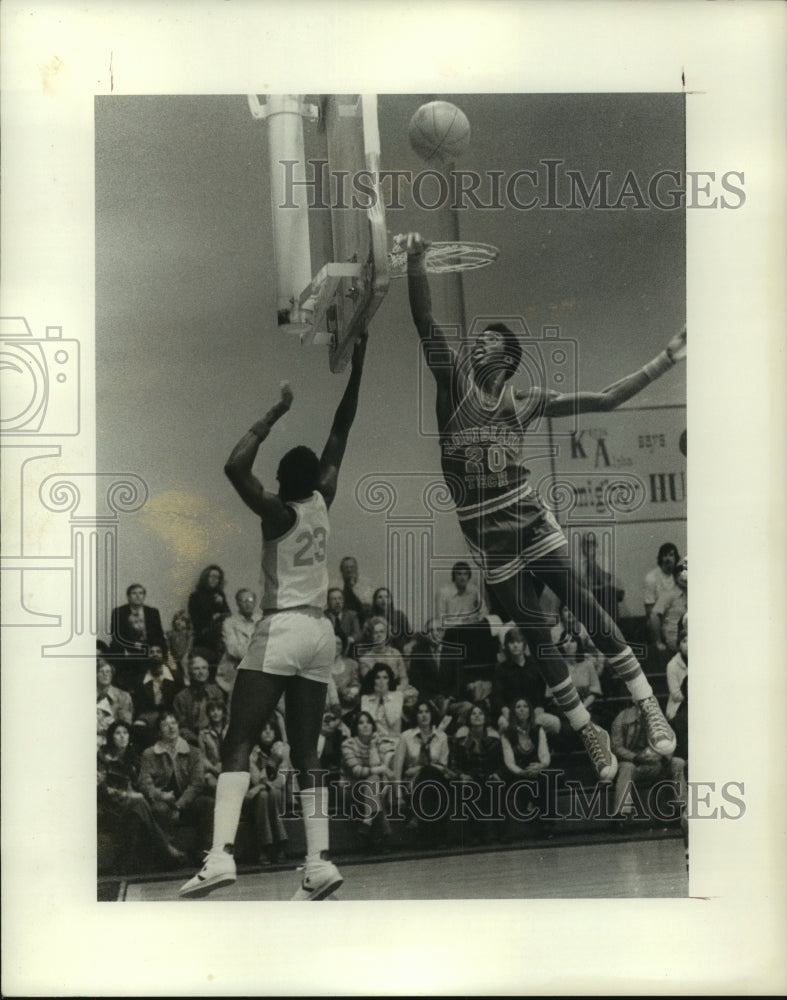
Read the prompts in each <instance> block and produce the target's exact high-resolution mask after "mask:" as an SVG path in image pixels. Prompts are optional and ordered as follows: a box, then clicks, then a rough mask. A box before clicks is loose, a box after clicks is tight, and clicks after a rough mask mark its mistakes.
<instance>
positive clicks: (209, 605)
mask: <svg viewBox="0 0 787 1000" xmlns="http://www.w3.org/2000/svg"><path fill="white" fill-rule="evenodd" d="M188 610H189V618H190V619H191V624H192V627H193V629H194V645H195V646H198V647H199V648H200V649H202V650H203V655H205V656H207V659H208V663H209V664H210V672H211V681H212V680H213V679H214V678H215V676H216V670H217V669H218V665H219V660H220V659H221V655H222V653H223V638H222V623H223V621H224V619H225V618H226V617H227V616H228V615H229V614H230V606H229V604H228V603H227V598H226V596H225V594H224V570H223V569H222V568H221V566H216V565H215V564H214V565H211V566H206V567H205V569H203V571H202V572H201V573H200V575H199V580H198V581H197V586H196V587H195V588H194V590H193V591H192V592H191V594H190V595H189V604H188Z"/></svg>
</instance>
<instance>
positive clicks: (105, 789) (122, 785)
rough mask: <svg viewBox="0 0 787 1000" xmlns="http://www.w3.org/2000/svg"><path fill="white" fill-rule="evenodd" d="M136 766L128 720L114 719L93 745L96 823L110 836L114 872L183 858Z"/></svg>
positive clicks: (129, 870) (136, 760)
mask: <svg viewBox="0 0 787 1000" xmlns="http://www.w3.org/2000/svg"><path fill="white" fill-rule="evenodd" d="M139 770H140V758H139V754H138V753H137V751H136V750H135V749H134V746H133V744H132V742H131V726H130V725H129V723H128V722H127V721H125V720H123V719H117V720H115V721H114V722H113V723H112V724H111V725H110V726H109V728H108V729H107V732H106V743H105V745H104V746H102V747H101V748H100V749H99V751H98V824H99V829H100V830H103V831H104V832H106V833H108V834H109V836H110V837H111V839H112V842H113V847H114V852H113V853H114V859H113V864H112V868H113V870H114V871H115V872H118V873H120V872H132V871H147V870H150V868H152V867H160V866H161V865H162V864H172V863H173V862H174V863H176V864H180V863H182V862H184V861H185V860H186V855H185V854H184V853H183V852H182V851H180V850H178V849H177V848H176V847H174V846H173V845H172V844H171V843H170V841H169V839H168V838H167V837H166V836H165V834H164V832H163V831H162V829H161V827H160V826H159V825H158V823H157V822H156V819H155V817H154V816H153V812H152V810H151V808H150V804H149V803H148V801H147V799H146V798H145V796H144V795H143V794H142V792H141V791H140V788H139Z"/></svg>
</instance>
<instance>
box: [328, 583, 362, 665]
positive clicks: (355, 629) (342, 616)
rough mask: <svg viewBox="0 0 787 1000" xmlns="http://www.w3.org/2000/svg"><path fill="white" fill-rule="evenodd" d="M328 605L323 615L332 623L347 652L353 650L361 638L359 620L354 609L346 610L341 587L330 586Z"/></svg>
mask: <svg viewBox="0 0 787 1000" xmlns="http://www.w3.org/2000/svg"><path fill="white" fill-rule="evenodd" d="M327 601H328V607H327V608H326V609H325V617H326V618H327V619H328V621H330V623H331V625H333V631H334V633H335V634H336V635H338V636H339V638H340V639H341V640H342V642H343V644H344V647H345V649H346V650H347V654H348V655H349V654H350V653H351V651H352V650H353V648H354V646H355V644H356V643H357V642H358V640H359V639H360V638H361V621H360V619H359V618H358V613H357V612H356V611H348V610H347V609H346V608H345V606H344V592H343V591H342V589H341V587H331V588H330V589H329V591H328V598H327Z"/></svg>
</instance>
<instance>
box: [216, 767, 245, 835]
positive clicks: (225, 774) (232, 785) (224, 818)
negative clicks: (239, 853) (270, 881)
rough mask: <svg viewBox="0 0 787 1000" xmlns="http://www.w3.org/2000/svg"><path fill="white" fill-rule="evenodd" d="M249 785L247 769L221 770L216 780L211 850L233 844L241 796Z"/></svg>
mask: <svg viewBox="0 0 787 1000" xmlns="http://www.w3.org/2000/svg"><path fill="white" fill-rule="evenodd" d="M248 787H249V772H248V771H222V773H221V774H220V775H219V778H218V781H217V782H216V804H215V806H214V808H213V850H214V851H220V850H222V849H223V848H224V846H225V845H226V844H234V843H235V837H236V835H237V833H238V823H239V822H240V810H241V806H242V805H243V797H244V795H245V794H246V791H247V789H248Z"/></svg>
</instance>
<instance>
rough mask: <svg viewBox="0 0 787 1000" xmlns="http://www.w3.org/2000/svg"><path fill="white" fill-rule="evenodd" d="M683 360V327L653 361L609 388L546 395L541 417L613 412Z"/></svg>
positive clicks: (684, 333) (684, 345) (684, 344)
mask: <svg viewBox="0 0 787 1000" xmlns="http://www.w3.org/2000/svg"><path fill="white" fill-rule="evenodd" d="M685 357H686V327H685V326H684V327H683V329H682V330H681V331H680V333H677V334H675V336H674V337H673V338H672V339H671V340H670V342H669V343H668V344H667V346H666V348H665V349H664V350H663V351H662V352H661V353H660V354H657V355H656V357H655V358H654V359H653V360H652V361H649V362H648V363H647V364H646V365H645V366H644V367H643V368H640V369H639V371H636V372H632V373H631V374H630V375H626V376H624V377H623V378H621V379H619V380H618V381H617V382H613V383H612V385H608V386H607V388H606V389H602V390H601V392H577V393H559V392H551V393H549V394H548V395H547V398H546V402H545V406H544V415H545V416H547V417H565V416H571V415H572V414H575V413H601V412H606V411H609V410H614V409H615V408H616V407H618V406H620V405H621V403H625V402H626V400H628V399H631V398H632V396H636V395H637V393H638V392H641V391H642V390H643V389H644V388H645V386H646V385H649V384H650V383H651V382H655V380H656V379H657V378H660V377H661V376H662V375H663V374H664V373H665V372H668V371H669V370H670V368H673V367H674V366H675V364H676V363H677V362H678V361H682V360H683V358H685Z"/></svg>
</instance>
